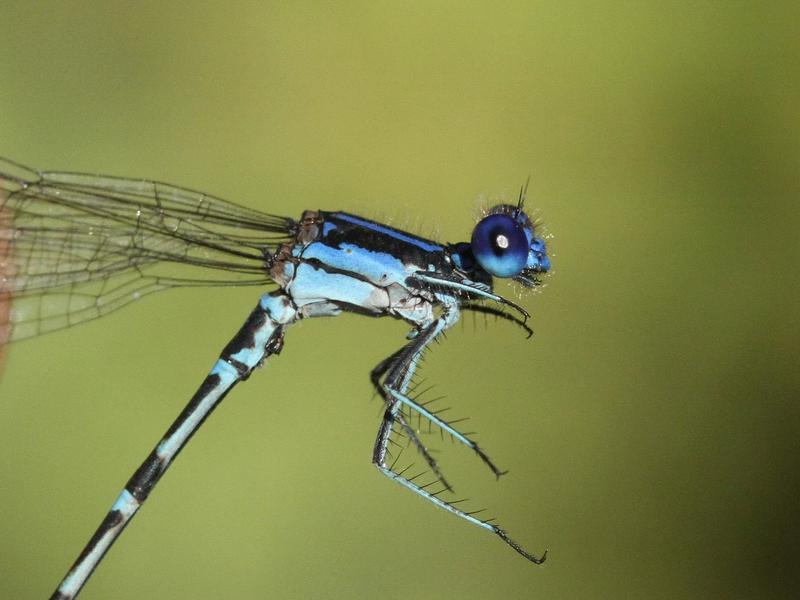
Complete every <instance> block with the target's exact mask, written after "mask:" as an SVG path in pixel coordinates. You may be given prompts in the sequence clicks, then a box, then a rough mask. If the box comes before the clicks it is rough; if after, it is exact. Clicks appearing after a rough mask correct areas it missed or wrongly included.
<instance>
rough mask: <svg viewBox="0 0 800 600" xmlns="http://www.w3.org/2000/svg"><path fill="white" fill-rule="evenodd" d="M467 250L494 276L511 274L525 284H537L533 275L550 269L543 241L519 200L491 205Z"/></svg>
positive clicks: (477, 226) (479, 223)
mask: <svg viewBox="0 0 800 600" xmlns="http://www.w3.org/2000/svg"><path fill="white" fill-rule="evenodd" d="M470 250H471V251H472V255H473V256H474V257H475V260H476V261H477V263H478V264H479V265H480V266H481V268H482V269H483V270H484V271H486V272H487V273H489V274H490V275H492V276H493V277H502V278H508V277H510V278H513V279H514V280H515V281H519V282H520V283H522V284H523V285H525V286H533V285H536V283H537V280H536V275H537V274H539V273H546V272H547V271H549V270H550V258H549V257H548V256H547V247H546V245H545V242H544V240H543V239H542V238H539V237H536V236H535V235H534V224H533V222H532V221H531V220H530V218H528V215H526V214H525V212H524V211H523V210H522V201H520V203H519V204H518V205H517V206H513V205H511V204H498V205H497V206H494V207H492V208H491V209H490V210H489V211H488V213H487V214H486V216H485V217H483V218H482V219H481V220H480V221H479V222H478V224H477V225H476V226H475V229H474V230H473V231H472V240H471V242H470Z"/></svg>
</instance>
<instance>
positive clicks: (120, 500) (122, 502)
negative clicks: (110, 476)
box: [111, 489, 139, 514]
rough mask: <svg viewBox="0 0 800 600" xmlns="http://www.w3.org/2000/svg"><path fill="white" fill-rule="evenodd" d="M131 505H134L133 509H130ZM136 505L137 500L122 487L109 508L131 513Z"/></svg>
mask: <svg viewBox="0 0 800 600" xmlns="http://www.w3.org/2000/svg"><path fill="white" fill-rule="evenodd" d="M131 506H133V507H134V508H133V510H131ZM138 506H139V502H138V501H137V500H136V498H134V497H133V494H131V493H130V492H129V491H128V490H126V489H124V490H122V492H121V493H120V495H119V496H117V499H116V501H115V502H114V505H113V506H112V507H111V510H118V511H120V512H122V513H124V514H133V513H134V512H136V507H138Z"/></svg>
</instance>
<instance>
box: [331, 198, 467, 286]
mask: <svg viewBox="0 0 800 600" xmlns="http://www.w3.org/2000/svg"><path fill="white" fill-rule="evenodd" d="M320 214H321V215H323V217H324V218H325V221H326V222H328V223H332V224H334V225H336V228H335V229H332V230H331V231H329V232H328V233H327V234H326V235H322V236H320V238H319V241H320V242H321V243H323V244H326V245H328V246H331V247H334V248H339V247H340V245H341V244H352V245H354V246H358V247H359V248H364V249H365V250H370V251H372V252H375V251H380V252H386V253H387V254H391V255H392V256H394V257H395V258H397V259H398V260H400V261H402V262H403V263H404V264H412V265H419V266H421V267H423V268H424V267H426V266H427V265H433V266H434V267H435V269H436V270H437V271H442V272H445V273H446V272H449V271H451V270H452V266H451V265H450V264H449V261H448V260H447V259H446V258H445V256H444V252H443V251H444V250H445V248H444V247H442V246H441V244H438V243H437V242H434V241H431V240H427V239H425V238H422V237H419V236H416V235H412V234H410V233H407V232H405V231H401V230H400V229H395V228H393V227H389V226H388V225H383V224H381V223H374V222H373V221H370V220H369V219H364V218H362V217H355V215H353V216H354V217H355V218H357V219H360V220H362V221H365V222H367V223H370V224H373V223H374V225H375V227H376V228H380V229H384V230H387V231H388V232H389V233H385V232H382V231H379V230H378V229H370V228H368V227H365V226H363V225H360V224H358V223H351V222H349V221H345V220H343V219H339V218H337V216H336V215H337V213H329V212H320ZM338 214H347V213H338ZM391 232H396V233H397V234H399V235H401V236H403V237H406V238H410V239H411V240H418V241H419V242H420V243H421V244H425V245H430V246H438V247H440V248H442V251H438V252H431V251H428V250H425V249H423V248H421V247H420V246H417V245H415V244H414V243H412V241H406V240H403V239H400V238H399V237H394V236H392V235H391Z"/></svg>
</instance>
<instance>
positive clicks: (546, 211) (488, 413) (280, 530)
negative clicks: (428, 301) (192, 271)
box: [0, 0, 800, 600]
mask: <svg viewBox="0 0 800 600" xmlns="http://www.w3.org/2000/svg"><path fill="white" fill-rule="evenodd" d="M799 6H800V5H798V4H797V3H796V2H786V3H780V2H771V3H770V2H765V3H755V2H667V3H660V2H659V3H655V2H653V3H645V2H627V3H621V2H620V3H617V2H603V3H572V2H566V3H565V2H541V3H530V2H516V3H503V4H501V5H496V4H494V3H474V2H472V3H464V2H435V3H419V4H415V3H403V4H402V5H399V4H397V3H371V2H359V3H345V4H341V5H338V6H337V5H333V4H330V3H323V2H317V3H303V4H300V3H275V4H272V3H263V2H262V3H258V2H256V3H234V4H226V5H223V4H221V3H216V2H205V3H181V4H178V3H174V4H167V5H165V4H164V3H161V2H136V3H129V2H103V3H62V2H48V3H45V2H38V3H29V2H9V1H8V0H6V1H5V2H3V4H2V6H1V7H0V21H2V36H0V86H2V87H0V155H6V156H9V157H11V158H14V159H16V160H18V161H20V162H23V163H27V164H30V165H32V166H34V167H38V168H49V169H68V170H76V171H90V172H100V173H111V174H119V175H131V176H143V177H145V176H146V177H150V178H155V179H160V180H165V181H169V182H174V183H178V184H182V185H185V186H188V187H192V188H196V189H202V190H205V191H208V192H209V193H214V194H217V195H221V196H223V197H226V198H229V199H232V200H236V201H238V202H240V203H243V204H246V205H248V206H252V207H256V208H260V209H263V210H266V211H270V212H275V213H278V214H286V215H292V216H296V215H299V213H300V211H301V210H302V209H304V208H307V207H308V208H328V209H345V210H349V211H352V212H356V213H358V214H362V215H364V216H367V217H371V218H376V219H388V220H391V222H392V223H394V224H397V225H399V226H402V227H404V228H408V229H410V230H413V231H415V232H418V233H420V234H423V235H426V236H435V237H437V238H438V239H441V240H443V241H460V240H465V239H467V238H468V236H469V234H470V231H471V228H472V226H473V224H474V222H475V218H476V216H477V214H478V211H477V208H476V207H477V206H478V205H479V198H480V197H486V198H490V199H492V198H505V199H510V198H514V197H515V194H516V190H517V189H518V186H519V185H520V184H521V183H522V182H524V181H525V179H526V177H527V176H528V175H529V174H530V176H531V184H530V190H529V194H528V197H529V205H531V206H536V207H537V208H539V209H540V211H541V212H540V215H541V218H542V220H543V222H544V223H545V225H546V227H547V229H548V231H549V232H550V233H551V234H552V235H553V238H552V239H551V240H550V247H551V253H552V255H553V263H554V266H555V269H554V274H553V276H552V277H551V278H550V279H549V280H548V285H547V287H546V289H545V290H544V293H542V294H536V295H532V296H526V297H525V298H524V299H523V302H524V304H525V305H526V306H527V307H528V308H529V309H530V311H531V312H532V313H533V315H534V320H533V325H534V328H535V330H536V335H535V336H534V337H533V339H532V340H526V339H525V337H524V336H523V335H521V334H520V331H519V330H518V329H516V328H514V327H512V326H510V325H508V324H506V323H502V322H500V323H495V322H494V321H492V320H490V321H488V323H487V324H486V325H485V326H484V323H483V320H482V319H477V320H476V321H475V323H474V324H473V321H472V319H470V318H467V319H465V324H464V325H463V326H458V327H456V328H455V329H454V330H453V331H452V333H451V334H450V335H449V337H448V339H447V340H446V343H444V344H442V345H441V346H439V347H437V348H436V350H435V352H433V353H431V354H430V355H429V359H428V361H427V363H426V365H425V368H424V371H423V376H424V377H425V379H426V380H427V381H428V382H429V383H433V384H436V388H435V391H436V392H437V393H440V394H447V400H446V402H447V403H449V404H450V405H452V406H453V408H452V410H451V412H450V413H449V414H452V415H453V416H454V417H455V416H470V417H472V420H471V421H470V422H469V423H470V425H469V429H475V430H477V431H479V432H480V436H479V437H478V439H479V440H480V441H481V443H482V444H483V446H485V448H486V449H487V450H488V451H489V453H490V454H491V456H492V457H493V458H494V459H495V460H496V461H497V462H498V463H499V465H500V466H501V467H504V468H508V469H509V470H510V473H509V475H507V476H506V477H504V478H503V479H502V480H501V481H500V482H499V483H498V482H495V481H494V479H493V478H492V477H491V474H490V473H489V472H488V470H487V469H485V468H484V467H483V466H482V465H481V464H480V462H479V461H478V460H476V459H475V458H474V457H473V456H470V454H469V453H468V452H467V451H466V450H464V449H462V448H460V447H457V446H455V445H451V444H450V443H449V441H448V442H446V443H442V442H439V441H438V436H435V437H433V438H432V440H431V442H432V443H433V445H434V446H435V447H437V448H440V449H441V450H442V452H441V453H440V454H437V456H439V457H440V459H441V464H442V467H443V469H444V470H445V473H446V474H449V475H450V478H451V480H452V481H453V483H454V485H455V487H456V490H457V491H458V492H459V493H461V494H462V495H465V496H468V497H470V498H472V499H474V500H475V502H477V503H479V505H480V506H487V507H488V508H489V509H490V512H491V513H492V514H494V515H496V516H497V517H498V520H499V522H500V523H501V524H502V525H503V526H504V527H506V528H507V529H508V530H509V532H510V533H511V534H512V535H513V536H514V537H515V538H516V539H518V541H520V543H522V544H524V545H526V546H528V547H529V548H530V549H531V550H534V551H541V550H543V549H544V548H546V547H547V548H549V549H550V552H551V556H550V559H549V560H548V562H547V563H546V565H544V566H543V567H539V568H537V567H534V566H532V565H530V564H528V563H526V562H525V561H523V560H522V559H520V558H519V557H518V556H516V555H515V554H514V553H513V552H512V551H511V550H509V549H508V548H507V547H505V546H504V545H503V544H502V543H501V542H500V541H499V540H498V539H496V538H494V537H493V536H492V535H490V534H488V533H486V532H485V531H482V530H480V529H478V528H476V527H472V526H470V525H468V524H465V523H463V522H460V521H458V520H457V519H455V518H454V517H452V516H450V515H447V514H445V513H444V512H442V511H441V510H437V509H435V508H434V507H432V506H429V505H427V504H426V503H424V502H423V501H422V500H420V499H419V498H417V497H415V496H414V495H413V494H411V493H409V492H407V491H405V490H403V489H402V488H400V487H399V486H398V485H396V484H394V483H392V482H390V481H388V480H386V479H385V478H383V477H381V476H380V475H379V474H378V472H377V471H376V470H375V469H374V468H373V467H371V466H370V453H371V448H372V443H373V439H374V436H375V432H376V430H377V426H378V423H379V412H380V404H379V402H378V401H377V400H376V399H374V398H372V400H370V398H371V397H372V392H371V388H370V386H369V384H368V380H367V373H368V371H369V369H370V368H371V367H372V366H373V365H374V364H376V363H377V362H378V361H379V360H380V359H382V358H383V357H385V356H386V355H388V354H390V353H391V352H392V351H393V350H395V349H396V348H398V347H399V345H400V344H402V343H403V339H404V338H403V336H404V334H405V332H406V330H407V328H406V326H404V325H403V324H402V323H400V322H396V321H391V320H387V319H383V320H373V319H365V318H363V317H355V316H343V317H341V318H338V319H330V320H327V321H326V320H319V321H315V322H307V323H303V324H301V325H299V326H296V327H295V328H293V329H292V330H290V331H289V333H288V335H287V341H286V347H285V350H284V353H283V354H282V355H281V356H280V357H279V358H277V359H276V360H273V361H271V362H270V364H269V365H268V366H267V367H266V368H264V369H262V370H261V371H260V372H259V373H257V374H256V375H255V376H254V377H253V378H252V379H251V380H250V381H249V382H248V383H247V384H246V385H242V386H241V387H240V388H238V389H237V390H236V391H235V393H234V394H232V395H231V396H230V397H229V398H228V399H227V400H226V402H225V403H224V404H223V406H222V407H221V408H220V410H219V411H218V412H217V413H216V414H215V415H214V416H213V417H212V418H211V420H210V421H209V422H208V424H207V426H206V427H205V428H204V429H203V431H201V433H200V434H199V435H198V436H197V437H196V438H195V439H194V440H193V441H192V443H191V445H190V446H189V447H188V449H187V450H186V451H185V452H184V453H183V455H182V456H181V458H180V460H178V462H177V463H176V465H175V467H174V469H173V470H172V471H170V473H169V474H168V476H167V477H165V479H164V480H163V481H162V483H161V484H160V486H159V488H158V489H157V490H156V491H155V492H154V494H153V496H152V497H151V500H150V502H148V504H147V506H146V507H145V508H144V509H143V510H142V513H141V515H140V516H139V517H137V519H136V520H135V521H134V523H133V525H132V526H131V527H130V528H129V529H128V530H127V531H126V533H125V535H124V536H123V537H122V538H121V540H120V542H119V543H118V545H117V546H115V547H114V548H113V550H112V551H111V552H110V554H109V556H108V557H107V558H106V560H105V561H104V562H103V564H102V565H101V567H100V568H99V569H98V571H97V573H96V574H95V576H94V577H93V579H92V580H91V581H90V583H89V585H88V586H87V588H86V590H85V592H84V594H83V595H82V598H85V599H86V600H91V599H100V598H114V599H124V598H142V597H145V598H175V599H177V598H218V597H226V598H265V597H271V598H368V597H374V596H377V595H380V596H381V597H384V598H420V599H426V598H437V599H438V598H442V597H444V598H448V597H459V598H481V599H484V598H781V597H785V598H788V597H792V596H795V594H796V593H797V590H798V589H800V576H798V571H797V566H796V563H797V559H798V556H800V552H798V533H800V531H798V530H799V529H800V527H798V502H797V491H798V456H800V454H799V453H798V451H799V450H800V448H798V445H799V444H798V431H800V410H798V406H797V401H798V389H799V386H798V384H800V374H799V371H800V369H798V367H799V366H800V365H798V349H799V348H798V346H799V344H798V338H799V335H800V319H799V318H798V317H799V316H800V309H799V308H798V299H797V298H798V292H799V291H800V285H798V283H799V282H798V279H799V278H800V277H799V276H798V272H799V271H798V268H797V263H798V259H800V243H798V235H797V232H798V230H799V229H800V210H798V192H800V175H799V173H800V169H799V167H800V164H799V163H800V118H798V115H799V114H800V113H799V112H798V111H799V110H800V107H799V106H798V94H799V93H800V85H799V84H798V76H797V74H798V69H800V61H798V58H800V52H798V51H799V50H800V33H799V32H798V25H797V24H798V22H800V8H798V7H799ZM499 290H500V291H501V292H502V293H505V294H508V295H510V296H511V297H514V295H515V291H514V290H513V289H511V287H510V286H506V284H500V285H499ZM256 297H257V292H256V291H254V290H252V289H243V290H227V289H226V290H200V291H187V292H183V291H181V292H174V293H167V294H164V295H162V296H160V297H159V296H155V297H150V298H147V299H145V300H143V301H141V302H138V303H136V304H134V305H133V306H130V307H128V308H127V309H126V310H124V311H122V312H120V313H116V314H114V315H113V316H109V317H107V318H105V319H102V320H100V321H94V322H92V323H89V324H86V325H83V326H81V327H77V328H74V329H72V330H68V331H64V332H60V333H57V334H53V335H50V336H46V337H42V338H39V339H35V340H31V341H27V342H23V343H20V344H17V345H14V346H13V347H11V348H10V351H9V353H8V356H7V360H6V364H5V372H4V375H3V380H2V383H0V598H43V597H46V595H47V594H49V593H50V592H51V590H52V588H53V587H54V585H55V584H56V583H57V581H58V580H59V578H60V577H61V576H62V575H63V573H64V571H65V570H66V568H67V567H68V566H69V564H70V563H71V562H72V560H73V559H74V557H75V555H76V553H77V552H78V551H79V549H80V548H81V547H82V546H83V544H84V543H85V542H86V541H87V539H88V537H89V535H90V534H91V532H92V531H94V528H95V527H96V525H97V524H98V522H99V520H100V519H101V518H102V516H103V515H104V514H105V511H106V510H107V509H108V507H109V505H110V503H111V502H112V501H113V499H114V497H115V496H116V494H117V492H118V491H119V489H120V488H121V486H122V485H123V484H124V483H125V481H126V480H127V478H128V476H129V475H130V473H131V472H132V471H133V469H134V468H135V467H136V466H138V464H139V462H140V461H141V460H142V459H143V458H144V456H145V455H146V454H147V453H148V452H149V450H150V448H151V447H152V445H153V444H154V443H155V442H156V441H157V439H158V438H159V436H160V435H161V434H162V432H163V431H164V430H165V429H166V427H167V425H168V424H169V423H170V422H171V421H172V419H173V418H174V417H175V415H177V413H178V412H179V411H180V409H181V408H182V407H183V405H184V403H185V402H186V400H187V399H188V397H189V396H190V394H191V393H192V392H193V391H194V389H195V387H196V386H197V385H198V383H199V382H200V381H201V379H202V377H203V376H204V374H205V372H206V369H207V368H208V367H210V366H211V364H212V363H213V360H214V359H215V357H216V355H217V353H218V352H219V350H220V349H221V347H222V346H223V345H224V344H225V343H226V342H227V340H228V338H229V337H230V336H231V335H232V334H233V332H234V331H235V330H236V329H237V328H238V326H239V324H240V322H241V321H242V320H243V319H244V317H245V316H246V315H247V314H248V312H249V310H250V309H251V307H252V306H253V305H254V303H255V301H256ZM456 413H457V414H456ZM795 597H796V596H795Z"/></svg>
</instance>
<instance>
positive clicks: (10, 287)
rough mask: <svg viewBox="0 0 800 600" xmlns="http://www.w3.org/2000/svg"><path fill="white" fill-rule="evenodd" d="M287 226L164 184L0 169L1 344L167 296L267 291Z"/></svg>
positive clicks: (8, 165)
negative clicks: (250, 288)
mask: <svg viewBox="0 0 800 600" xmlns="http://www.w3.org/2000/svg"><path fill="white" fill-rule="evenodd" d="M293 227H294V221H293V220H292V219H289V218H284V217H277V216H274V215H268V214H265V213H261V212H258V211H255V210H250V209H247V208H244V207H242V206H239V205H237V204H234V203H232V202H227V201H225V200H222V199H219V198H214V197H212V196H209V195H207V194H204V193H201V192H195V191H192V190H187V189H183V188H179V187H176V186H172V185H168V184H164V183H159V182H155V181H147V180H138V179H124V178H119V177H107V176H97V175H83V174H78V173H57V172H36V171H33V170H32V169H29V168H27V167H24V166H22V165H18V164H16V163H14V162H12V161H9V160H5V159H0V346H2V344H3V343H4V342H6V341H9V340H11V341H13V340H19V339H23V338H27V337H32V336H35V335H40V334H42V333H47V332H49V331H54V330H57V329H62V328H64V327H70V326H72V325H75V324H78V323H81V322H84V321H87V320H90V319H93V318H96V317H99V316H102V315H104V314H106V313H108V312H111V311H113V310H116V309H118V308H121V307H122V306H125V305H126V304H128V303H129V302H131V301H133V300H136V299H137V298H140V297H142V296H144V295H147V294H150V293H153V292H157V291H161V290H165V289H170V288H174V287H187V286H210V285H214V286H225V285H237V286H241V285H265V284H268V283H270V281H271V280H270V279H269V277H268V276H267V259H268V257H269V256H270V255H271V254H272V252H273V251H274V249H275V247H276V245H278V244H280V243H283V242H286V241H289V239H290V236H291V231H292V229H293Z"/></svg>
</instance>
